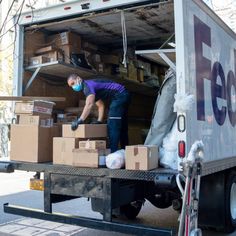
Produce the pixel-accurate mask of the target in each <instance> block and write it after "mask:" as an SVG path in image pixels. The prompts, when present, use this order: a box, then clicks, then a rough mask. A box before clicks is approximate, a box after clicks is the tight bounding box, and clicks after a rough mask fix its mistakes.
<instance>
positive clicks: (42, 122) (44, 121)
mask: <svg viewBox="0 0 236 236" xmlns="http://www.w3.org/2000/svg"><path fill="white" fill-rule="evenodd" d="M19 124H20V125H38V126H47V127H52V126H53V119H52V118H43V117H40V116H31V115H20V116H19Z"/></svg>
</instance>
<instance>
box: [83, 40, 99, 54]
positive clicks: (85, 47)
mask: <svg viewBox="0 0 236 236" xmlns="http://www.w3.org/2000/svg"><path fill="white" fill-rule="evenodd" d="M82 49H83V50H88V51H90V52H91V51H93V52H96V51H97V50H98V46H97V45H95V44H92V43H89V42H87V41H82Z"/></svg>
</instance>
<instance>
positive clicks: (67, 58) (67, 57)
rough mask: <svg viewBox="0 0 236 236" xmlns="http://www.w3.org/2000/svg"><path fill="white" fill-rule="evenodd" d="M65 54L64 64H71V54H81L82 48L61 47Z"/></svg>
mask: <svg viewBox="0 0 236 236" xmlns="http://www.w3.org/2000/svg"><path fill="white" fill-rule="evenodd" d="M60 49H61V50H62V53H63V57H64V62H65V63H67V64H71V54H72V53H80V48H79V47H75V46H73V45H63V46H61V47H60Z"/></svg>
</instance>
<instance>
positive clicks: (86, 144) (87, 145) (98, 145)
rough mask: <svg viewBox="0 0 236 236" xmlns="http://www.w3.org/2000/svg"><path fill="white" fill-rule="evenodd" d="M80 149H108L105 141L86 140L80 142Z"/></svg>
mask: <svg viewBox="0 0 236 236" xmlns="http://www.w3.org/2000/svg"><path fill="white" fill-rule="evenodd" d="M79 149H98V150H101V149H106V141H105V140H86V141H80V142H79Z"/></svg>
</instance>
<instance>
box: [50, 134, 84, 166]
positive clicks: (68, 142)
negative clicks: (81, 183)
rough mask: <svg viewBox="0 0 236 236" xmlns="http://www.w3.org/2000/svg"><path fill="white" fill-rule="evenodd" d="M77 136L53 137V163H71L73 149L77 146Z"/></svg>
mask: <svg viewBox="0 0 236 236" xmlns="http://www.w3.org/2000/svg"><path fill="white" fill-rule="evenodd" d="M80 140H81V139H79V138H62V137H55V138H53V164H63V165H72V164H73V150H74V149H75V148H79V141H80Z"/></svg>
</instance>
